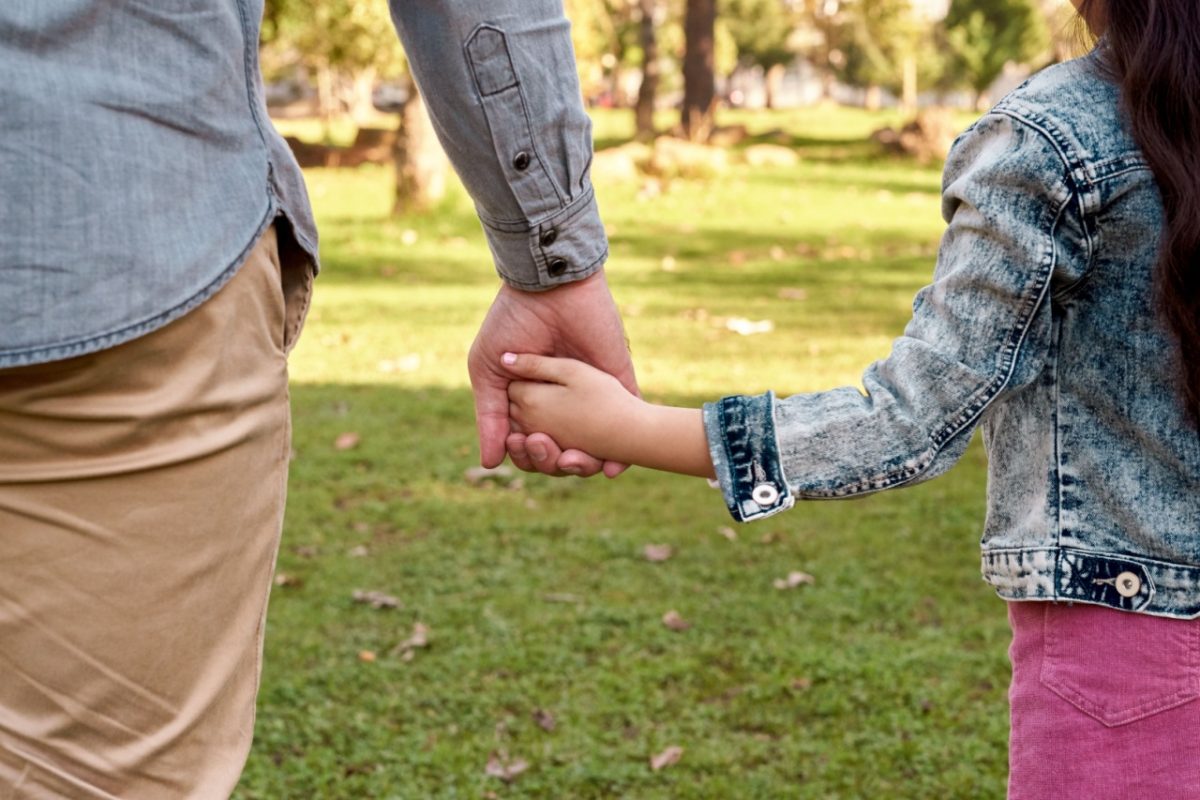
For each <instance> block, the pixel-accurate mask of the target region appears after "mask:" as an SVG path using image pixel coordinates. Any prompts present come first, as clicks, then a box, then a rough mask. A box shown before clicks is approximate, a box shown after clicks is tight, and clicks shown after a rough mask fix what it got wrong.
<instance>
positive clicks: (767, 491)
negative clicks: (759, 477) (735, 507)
mask: <svg viewBox="0 0 1200 800" xmlns="http://www.w3.org/2000/svg"><path fill="white" fill-rule="evenodd" d="M750 497H752V498H753V499H754V502H756V503H758V504H759V505H760V506H763V507H764V508H766V507H768V506H773V505H775V503H776V501H777V500H779V490H778V489H776V488H775V487H774V486H772V485H771V484H769V483H760V484H759V485H758V486H755V487H754V491H752V492H751V493H750Z"/></svg>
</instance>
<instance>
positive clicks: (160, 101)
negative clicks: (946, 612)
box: [0, 0, 607, 368]
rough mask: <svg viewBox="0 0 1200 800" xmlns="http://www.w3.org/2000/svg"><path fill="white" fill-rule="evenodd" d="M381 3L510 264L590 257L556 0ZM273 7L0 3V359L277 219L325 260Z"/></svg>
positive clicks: (29, 355)
mask: <svg viewBox="0 0 1200 800" xmlns="http://www.w3.org/2000/svg"><path fill="white" fill-rule="evenodd" d="M391 7H392V12H393V16H394V18H395V20H396V22H397V25H398V27H399V29H400V31H401V33H402V34H403V38H404V43H405V47H406V50H407V52H408V55H409V58H410V61H411V63H412V66H413V70H414V73H415V75H416V77H417V79H418V81H419V82H420V84H421V87H422V88H423V90H424V94H425V97H426V99H427V101H428V104H429V106H430V108H431V110H432V112H433V116H434V120H435V123H436V126H437V129H438V133H439V135H440V138H441V140H442V142H443V144H444V145H445V146H446V149H447V151H448V153H449V155H450V156H451V160H452V161H453V163H454V165H455V167H456V168H457V169H458V171H459V173H460V174H461V175H462V177H463V180H464V182H465V183H466V184H467V187H468V189H470V190H471V192H472V195H473V196H474V198H475V200H476V204H477V207H478V209H479V213H480V216H481V218H482V219H483V222H484V229H485V231H486V232H487V235H488V241H489V242H490V244H491V247H492V251H493V253H494V254H495V261H496V267H497V269H498V271H499V272H500V274H501V276H502V277H503V278H504V279H505V280H507V281H508V282H509V283H511V284H512V285H514V286H517V287H519V288H522V289H529V290H538V289H545V288H550V287H552V286H555V285H557V284H559V283H563V282H566V281H572V280H578V279H580V278H582V277H585V276H587V275H589V274H591V273H592V272H594V271H596V270H597V269H599V268H600V267H601V266H602V264H603V262H604V259H605V256H606V255H607V241H606V239H605V236H604V229H603V226H602V225H601V223H600V220H599V215H598V214H597V211H596V205H595V200H594V197H593V194H592V188H591V183H590V182H589V180H588V167H589V166H590V163H591V155H592V146H591V135H590V126H589V123H588V120H587V116H586V115H585V114H584V111H583V108H582V103H581V100H580V96H579V87H578V82H577V77H576V72H575V62H574V54H573V51H572V48H571V40H570V33H569V25H568V23H567V21H566V19H565V18H564V17H563V12H562V4H561V2H560V0H488V2H470V1H469V0H460V1H458V2H444V0H439V1H438V2H433V1H432V0H429V1H428V2H427V1H426V0H394V1H393V2H392V4H391ZM262 12H263V0H171V2H161V3H160V2H153V3H128V2H116V0H4V2H0V368H3V367H12V366H19V365H23V364H32V363H39V362H44V361H53V360H58V359H62V358H68V357H71V356H76V355H82V354H84V353H89V352H93V351H96V350H100V349H103V348H106V347H111V346H114V345H117V344H120V343H122V342H125V341H128V340H130V339H133V338H135V337H137V336H141V335H143V334H145V333H149V332H150V331H152V330H155V329H156V328H158V327H161V326H162V325H165V324H167V323H168V322H170V321H172V320H174V319H177V318H178V317H181V316H183V315H184V314H186V313H187V312H188V311H190V310H191V309H193V308H195V307H196V306H197V305H199V304H200V303H202V302H204V300H206V299H207V298H209V297H210V296H212V295H213V294H215V293H216V291H217V290H218V289H219V288H220V287H221V286H223V285H224V284H225V283H226V282H227V281H228V280H229V279H230V278H231V277H232V276H233V274H234V273H235V272H236V270H237V269H238V268H239V267H240V266H241V264H242V262H243V261H244V259H245V256H246V255H247V254H248V253H249V252H250V250H251V249H252V248H253V246H254V244H255V243H256V242H257V240H258V238H259V236H260V235H261V234H262V233H263V231H265V230H266V229H267V227H268V226H270V225H271V224H272V223H274V222H276V221H277V220H279V219H280V218H283V219H284V220H286V222H287V223H288V224H287V225H286V226H284V227H285V232H286V233H289V234H290V235H291V237H292V238H293V240H294V242H295V243H296V244H298V245H299V253H300V254H301V255H302V256H303V257H305V258H307V260H309V261H310V262H311V264H312V267H313V269H314V270H315V268H316V258H317V233H316V228H315V225H314V224H313V218H312V213H311V211H310V209H309V204H308V198H307V196H306V193H305V190H304V182H303V179H302V176H301V174H300V170H299V168H298V167H297V166H296V162H295V160H294V159H293V158H292V155H291V153H290V152H289V151H288V148H287V146H286V145H285V143H284V142H283V140H282V139H281V138H280V137H279V135H278V134H277V133H276V132H275V130H274V128H273V127H272V126H271V124H270V121H269V119H268V118H267V113H266V106H265V104H264V101H263V91H262V81H261V77H260V74H259V68H258V39H259V26H260V22H261V18H262ZM379 35H380V37H384V36H393V35H395V34H394V32H392V31H380V32H379Z"/></svg>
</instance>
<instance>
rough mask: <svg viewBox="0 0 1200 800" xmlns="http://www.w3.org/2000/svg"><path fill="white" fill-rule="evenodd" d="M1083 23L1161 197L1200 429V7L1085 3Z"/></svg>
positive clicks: (1184, 377) (1172, 310)
mask: <svg viewBox="0 0 1200 800" xmlns="http://www.w3.org/2000/svg"><path fill="white" fill-rule="evenodd" d="M1080 15H1081V16H1082V17H1083V18H1084V19H1085V20H1086V21H1087V24H1088V25H1089V27H1090V28H1091V29H1092V31H1093V32H1094V33H1096V34H1100V35H1102V37H1103V38H1102V41H1101V45H1100V46H1101V47H1102V48H1103V56H1104V61H1105V65H1106V67H1107V68H1108V69H1109V70H1111V71H1112V74H1113V77H1114V78H1115V79H1116V80H1117V81H1118V82H1119V84H1120V86H1121V102H1122V103H1123V105H1124V109H1125V112H1126V114H1127V115H1128V117H1129V120H1130V123H1131V126H1132V130H1133V138H1134V139H1135V140H1136V141H1137V143H1138V145H1139V146H1140V147H1141V149H1142V152H1143V154H1144V155H1145V156H1146V160H1147V161H1149V162H1150V169H1151V170H1152V171H1153V172H1154V177H1155V179H1156V180H1157V182H1158V187H1159V191H1160V192H1161V194H1162V200H1163V206H1164V208H1165V211H1166V227H1165V229H1164V230H1163V236H1162V244H1161V248H1160V251H1159V256H1158V265H1157V272H1156V276H1155V277H1156V281H1157V285H1158V304H1159V308H1160V309H1161V311H1162V315H1163V319H1164V321H1165V322H1166V323H1167V326H1168V328H1169V329H1170V331H1171V333H1172V334H1174V336H1175V339H1176V340H1177V341H1178V344H1179V357H1180V358H1179V364H1180V368H1181V373H1182V374H1181V376H1180V378H1181V380H1180V383H1181V389H1182V400H1183V404H1184V407H1185V409H1186V411H1187V416H1188V417H1189V418H1190V419H1191V421H1192V423H1193V424H1194V425H1196V426H1197V427H1200V2H1197V0H1084V2H1083V3H1082V4H1081V7H1080Z"/></svg>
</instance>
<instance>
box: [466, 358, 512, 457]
mask: <svg viewBox="0 0 1200 800" xmlns="http://www.w3.org/2000/svg"><path fill="white" fill-rule="evenodd" d="M487 366H488V365H481V364H479V363H478V362H475V361H472V362H470V363H469V369H470V373H471V388H472V391H473V392H474V395H475V427H476V428H477V430H478V431H479V462H480V463H481V464H483V466H485V467H498V466H500V464H501V462H503V461H504V455H505V453H506V452H507V451H506V448H505V441H504V440H505V439H506V438H507V437H508V433H509V422H508V378H507V377H506V376H504V375H501V374H500V373H499V372H497V371H496V370H495V369H494V368H493V369H488V368H487Z"/></svg>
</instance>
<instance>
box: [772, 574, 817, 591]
mask: <svg viewBox="0 0 1200 800" xmlns="http://www.w3.org/2000/svg"><path fill="white" fill-rule="evenodd" d="M814 580H816V579H815V578H813V576H812V575H809V574H808V573H807V572H789V573H788V574H787V577H786V578H776V579H775V582H774V586H775V588H776V589H795V588H796V587H797V586H800V585H802V584H805V583H812V582H813V581H814Z"/></svg>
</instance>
